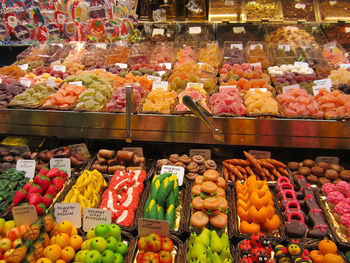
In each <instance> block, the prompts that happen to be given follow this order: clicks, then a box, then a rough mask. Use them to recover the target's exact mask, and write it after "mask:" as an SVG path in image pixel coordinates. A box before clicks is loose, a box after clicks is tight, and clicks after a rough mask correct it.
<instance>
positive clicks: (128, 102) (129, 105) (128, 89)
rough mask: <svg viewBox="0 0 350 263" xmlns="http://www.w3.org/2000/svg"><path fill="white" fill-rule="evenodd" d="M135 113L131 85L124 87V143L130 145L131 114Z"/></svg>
mask: <svg viewBox="0 0 350 263" xmlns="http://www.w3.org/2000/svg"><path fill="white" fill-rule="evenodd" d="M134 111H135V98H134V92H133V88H132V86H131V85H127V86H126V116H125V119H126V135H125V142H128V143H131V113H132V112H134Z"/></svg>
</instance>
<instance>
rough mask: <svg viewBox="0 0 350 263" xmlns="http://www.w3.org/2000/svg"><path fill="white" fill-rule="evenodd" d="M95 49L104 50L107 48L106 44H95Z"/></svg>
mask: <svg viewBox="0 0 350 263" xmlns="http://www.w3.org/2000/svg"><path fill="white" fill-rule="evenodd" d="M96 48H101V49H106V48H107V44H106V43H97V44H96Z"/></svg>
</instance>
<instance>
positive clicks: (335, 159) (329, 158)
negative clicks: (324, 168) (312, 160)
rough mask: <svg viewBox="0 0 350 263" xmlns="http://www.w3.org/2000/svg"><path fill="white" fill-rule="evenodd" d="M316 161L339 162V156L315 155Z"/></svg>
mask: <svg viewBox="0 0 350 263" xmlns="http://www.w3.org/2000/svg"><path fill="white" fill-rule="evenodd" d="M318 162H326V163H335V164H338V163H339V158H338V157H334V156H317V157H316V163H318Z"/></svg>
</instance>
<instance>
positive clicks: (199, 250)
mask: <svg viewBox="0 0 350 263" xmlns="http://www.w3.org/2000/svg"><path fill="white" fill-rule="evenodd" d="M203 254H204V255H205V256H206V255H207V253H206V252H205V248H204V245H203V243H202V240H201V239H200V238H199V237H196V239H195V240H194V244H193V247H192V250H191V258H192V259H198V257H199V256H200V255H203Z"/></svg>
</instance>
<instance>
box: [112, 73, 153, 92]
mask: <svg viewBox="0 0 350 263" xmlns="http://www.w3.org/2000/svg"><path fill="white" fill-rule="evenodd" d="M153 81H154V80H153V79H148V77H147V76H146V75H144V76H134V75H133V74H132V73H128V74H126V75H125V78H123V77H120V76H116V78H115V80H114V81H113V88H114V89H117V88H119V87H122V86H124V84H126V83H139V84H140V85H141V87H142V88H143V89H144V90H148V91H150V90H151V89H152V84H153Z"/></svg>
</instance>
